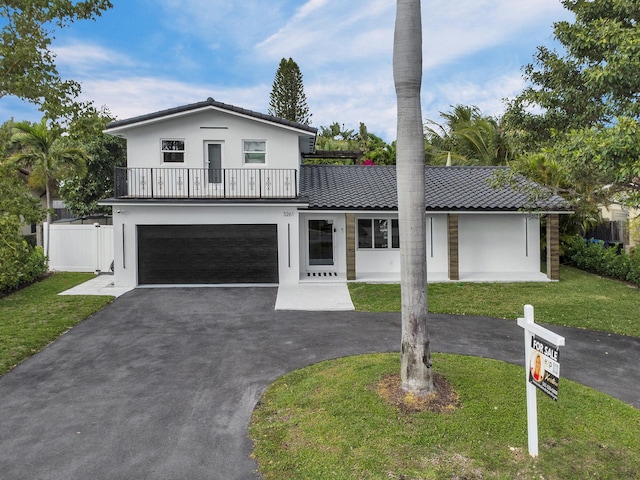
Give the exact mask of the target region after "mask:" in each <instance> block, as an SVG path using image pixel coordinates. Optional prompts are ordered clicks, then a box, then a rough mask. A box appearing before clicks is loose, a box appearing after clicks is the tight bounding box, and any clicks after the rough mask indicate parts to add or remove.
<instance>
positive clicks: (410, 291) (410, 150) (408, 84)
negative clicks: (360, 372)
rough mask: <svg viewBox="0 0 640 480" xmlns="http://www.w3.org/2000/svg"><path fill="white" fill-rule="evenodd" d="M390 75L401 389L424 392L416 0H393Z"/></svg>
mask: <svg viewBox="0 0 640 480" xmlns="http://www.w3.org/2000/svg"><path fill="white" fill-rule="evenodd" d="M393 78H394V83H395V88H396V95H397V99H398V139H397V147H396V148H397V159H396V165H397V167H396V168H397V175H398V222H399V229H400V242H401V243H400V265H401V296H402V354H401V367H400V376H401V379H402V388H403V389H404V390H405V391H409V392H413V393H416V394H419V395H425V394H428V393H429V392H431V391H433V388H434V386H433V372H432V368H431V348H430V340H429V331H428V328H427V258H426V227H425V199H424V175H425V170H424V137H423V132H422V110H421V106H420V88H421V84H422V21H421V17H420V0H398V1H397V12H396V24H395V35H394V44H393Z"/></svg>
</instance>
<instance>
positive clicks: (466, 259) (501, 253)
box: [458, 213, 540, 277]
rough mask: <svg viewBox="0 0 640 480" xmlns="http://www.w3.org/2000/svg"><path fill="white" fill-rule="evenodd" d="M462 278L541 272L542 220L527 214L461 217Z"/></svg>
mask: <svg viewBox="0 0 640 480" xmlns="http://www.w3.org/2000/svg"><path fill="white" fill-rule="evenodd" d="M458 235H459V261H460V275H461V277H462V276H463V275H464V274H466V273H499V272H522V273H538V272H540V219H539V217H537V216H530V215H526V214H519V213H514V214H460V215H459V216H458Z"/></svg>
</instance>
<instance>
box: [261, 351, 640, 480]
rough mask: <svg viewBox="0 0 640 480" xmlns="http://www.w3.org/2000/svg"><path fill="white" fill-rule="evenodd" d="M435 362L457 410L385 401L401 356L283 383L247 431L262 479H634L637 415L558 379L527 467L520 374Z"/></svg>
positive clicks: (472, 362)
mask: <svg viewBox="0 0 640 480" xmlns="http://www.w3.org/2000/svg"><path fill="white" fill-rule="evenodd" d="M434 360H435V361H434V368H435V370H436V372H438V373H441V374H442V375H444V376H445V377H446V379H447V381H448V382H450V384H451V385H452V386H453V388H454V389H455V390H456V392H457V393H458V395H459V399H460V403H461V408H458V409H456V410H454V411H451V412H448V413H444V414H437V413H430V412H422V413H413V414H409V413H404V412H403V411H402V410H400V409H398V408H397V407H395V406H393V405H390V404H389V403H387V402H386V401H385V400H384V399H383V398H382V397H381V396H380V395H379V394H378V393H377V392H376V388H375V385H376V384H379V382H380V381H381V379H383V378H384V377H385V376H388V375H390V374H394V373H396V372H397V371H399V369H400V365H399V358H398V355H397V354H376V355H363V356H357V357H347V358H341V359H337V360H332V361H328V362H322V363H319V364H316V365H313V366H311V367H307V368H304V369H302V370H298V371H295V372H292V373H290V374H288V375H285V376H284V377H282V378H280V379H279V380H278V381H276V382H275V383H274V384H273V385H271V386H270V387H269V389H268V390H267V391H266V393H265V395H264V396H263V398H262V400H261V401H260V403H259V404H258V406H257V407H256V410H255V412H254V414H253V418H252V423H251V426H250V436H251V438H252V439H253V441H254V444H255V450H254V455H255V457H256V459H257V460H258V463H259V465H260V471H261V473H262V474H263V475H264V478H265V479H266V480H269V479H279V480H280V479H326V478H335V479H350V478H353V479H467V480H475V479H478V480H479V479H513V478H519V479H524V480H527V479H541V478H544V479H547V480H553V479H563V480H564V479H576V480H577V479H580V480H582V479H584V478H599V479H619V478H640V411H638V410H637V409H634V408H633V407H631V406H629V405H626V404H624V403H622V402H620V401H618V400H616V399H614V398H611V397H609V396H607V395H605V394H602V393H599V392H597V391H595V390H592V389H590V388H588V387H584V386H581V385H579V384H576V383H574V382H571V381H569V380H566V379H562V380H561V384H560V392H559V394H560V398H559V401H558V402H557V403H556V402H553V401H552V400H551V399H549V398H547V397H545V396H544V395H542V394H540V393H539V394H538V419H539V445H540V456H539V457H538V458H537V459H532V458H531V457H530V456H529V454H528V451H527V424H526V407H525V405H526V400H525V386H524V381H523V380H524V375H523V371H522V367H518V366H516V365H511V364H507V363H504V362H500V361H497V360H490V359H484V358H475V357H467V356H460V355H446V354H436V355H434ZM479 372H481V374H479Z"/></svg>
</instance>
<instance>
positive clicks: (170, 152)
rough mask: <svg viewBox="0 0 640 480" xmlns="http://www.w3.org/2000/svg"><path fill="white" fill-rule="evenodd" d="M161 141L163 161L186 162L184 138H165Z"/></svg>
mask: <svg viewBox="0 0 640 480" xmlns="http://www.w3.org/2000/svg"><path fill="white" fill-rule="evenodd" d="M161 142H162V146H161V151H162V161H163V162H165V163H184V140H175V139H163V140H162V141H161Z"/></svg>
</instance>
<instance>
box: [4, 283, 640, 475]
mask: <svg viewBox="0 0 640 480" xmlns="http://www.w3.org/2000/svg"><path fill="white" fill-rule="evenodd" d="M276 292H277V289H276V288H189V289H186V288H176V289H138V290H134V291H132V292H129V293H127V294H125V295H123V296H122V297H120V298H118V299H117V300H116V301H115V302H114V303H113V304H111V305H109V306H108V307H107V308H105V309H104V310H102V311H101V312H99V313H98V314H96V315H95V316H94V317H92V318H90V319H88V320H86V321H84V322H82V323H81V324H80V325H78V326H77V327H75V328H73V329H72V330H71V331H70V332H68V333H67V334H66V335H64V336H63V337H61V338H60V339H59V340H58V341H56V342H54V343H53V344H52V345H50V346H49V347H48V348H46V349H45V350H44V351H42V352H41V353H39V354H37V355H35V356H34V357H32V358H30V359H29V360H27V361H26V362H24V363H23V364H21V365H19V366H18V367H16V368H15V369H14V370H12V371H11V372H9V373H7V374H6V375H4V376H3V377H0V477H1V478H2V479H3V480H14V479H30V480H34V479H47V480H57V479H61V480H62V479H64V480H69V479H84V478H95V479H189V480H197V479H225V480H229V479H251V478H257V476H256V474H255V470H256V468H257V465H256V463H255V462H254V461H253V460H252V459H251V458H250V455H251V450H252V449H251V442H250V441H249V439H248V438H247V425H248V423H249V419H250V416H251V413H252V410H253V408H254V406H255V404H256V402H257V401H258V399H259V398H260V396H261V394H262V392H263V391H264V389H265V388H266V387H267V386H268V385H269V384H270V383H271V382H273V381H274V380H275V379H276V378H278V377H279V376H281V375H282V374H284V373H286V372H289V371H291V370H294V369H296V368H299V367H302V366H305V365H309V364H312V363H316V362H319V361H321V360H324V359H328V358H334V357H340V356H345V355H352V354H358V353H366V352H378V351H398V347H399V344H400V316H399V314H368V313H357V312H275V311H274V303H275V298H276ZM431 325H432V326H431V334H432V345H433V348H434V350H435V351H441V352H452V353H463V354H471V355H480V356H486V357H493V358H498V359H501V360H506V361H509V362H513V363H519V364H523V357H524V353H523V332H522V329H521V328H519V327H518V326H517V325H516V322H515V321H505V320H496V319H488V318H483V319H478V318H474V317H456V316H446V315H433V316H432V318H431ZM552 329H553V330H554V331H556V332H557V333H559V334H561V335H564V336H565V338H566V346H565V347H562V348H561V365H562V372H561V373H562V376H563V377H568V378H571V379H573V380H576V381H578V382H580V383H583V384H586V385H590V386H592V387H594V388H597V389H599V390H602V391H604V392H606V393H609V394H611V395H613V396H616V397H618V398H620V399H622V400H624V401H626V402H627V403H630V404H633V405H635V406H636V407H640V381H639V379H640V339H635V338H630V337H621V336H617V335H610V334H606V333H594V332H588V331H585V330H576V329H567V328H561V327H552ZM523 388H524V385H523ZM560 396H562V390H561V391H560Z"/></svg>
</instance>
